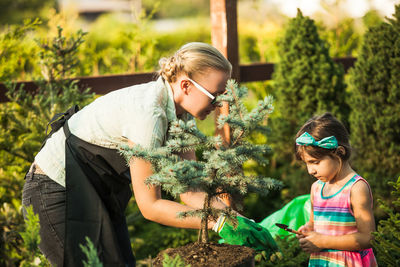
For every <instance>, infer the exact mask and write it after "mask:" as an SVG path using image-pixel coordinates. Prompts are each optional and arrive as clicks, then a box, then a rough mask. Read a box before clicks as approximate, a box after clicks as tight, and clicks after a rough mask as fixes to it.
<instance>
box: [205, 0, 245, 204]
mask: <svg viewBox="0 0 400 267" xmlns="http://www.w3.org/2000/svg"><path fill="white" fill-rule="evenodd" d="M210 12H211V15H210V17H211V42H212V45H213V46H214V47H216V48H217V49H218V50H219V51H220V52H221V53H222V54H223V55H224V56H225V57H226V58H227V59H228V60H229V62H230V63H231V64H232V78H233V79H235V80H236V81H237V82H240V80H239V79H240V73H239V49H238V32H237V0H210ZM220 114H226V115H227V114H229V106H228V104H227V103H225V104H224V105H223V106H222V107H221V108H217V109H216V110H215V118H218V116H219V115H220ZM230 132H231V131H230V129H229V126H228V125H227V124H226V125H224V127H223V128H222V129H221V130H219V129H216V134H217V135H221V136H222V139H223V140H224V142H225V144H229V143H230V140H231V135H230ZM219 197H220V198H221V200H222V201H224V202H225V203H226V204H227V205H228V206H233V207H234V203H233V201H232V198H231V196H229V195H228V194H221V195H220V196H219Z"/></svg>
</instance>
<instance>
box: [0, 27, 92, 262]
mask: <svg viewBox="0 0 400 267" xmlns="http://www.w3.org/2000/svg"><path fill="white" fill-rule="evenodd" d="M22 28H23V27H22ZM20 30H21V29H19V28H18V27H17V28H16V29H14V31H16V32H18V31H20ZM12 36H15V38H20V37H21V36H20V35H16V34H12ZM83 36H84V34H83V33H82V32H81V31H79V32H77V33H76V34H74V35H72V36H70V37H66V36H64V35H63V34H62V29H61V28H59V29H58V34H57V36H56V37H54V38H53V39H51V40H48V39H46V40H40V41H39V58H40V59H41V70H42V73H43V77H42V79H41V80H40V81H38V86H39V88H38V90H37V94H36V95H31V94H29V93H27V92H26V91H24V90H23V87H20V88H17V87H16V85H15V84H12V83H11V82H8V83H7V86H8V91H7V93H6V94H7V96H8V98H9V99H10V101H9V102H7V103H2V104H1V105H0V202H1V203H3V204H2V206H1V207H0V233H1V236H0V265H1V266H17V265H18V264H17V263H18V261H20V260H21V255H20V253H18V252H19V250H20V249H19V247H20V246H21V243H22V242H21V241H22V240H21V237H20V236H19V235H18V232H21V231H22V229H21V228H23V226H24V225H23V220H22V214H21V212H20V211H21V192H22V187H23V183H24V174H25V173H26V171H27V170H28V168H29V165H30V164H31V163H32V162H33V159H34V155H35V153H36V152H37V151H38V150H39V148H40V146H41V143H42V141H43V140H44V137H45V131H46V125H47V123H48V121H49V120H50V118H51V117H53V116H54V115H55V114H56V113H60V112H63V111H65V110H66V109H67V108H68V107H69V106H71V105H72V104H78V105H84V104H85V103H88V102H89V101H92V100H93V94H90V93H89V92H88V89H87V90H84V91H81V90H80V88H78V86H77V82H76V81H75V80H66V79H65V78H68V77H71V76H73V75H74V73H75V69H76V67H77V63H78V58H77V56H76V54H77V51H78V47H79V45H80V44H81V43H82V38H83ZM17 40H18V39H17Z"/></svg>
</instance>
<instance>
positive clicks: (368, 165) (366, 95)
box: [349, 5, 400, 199]
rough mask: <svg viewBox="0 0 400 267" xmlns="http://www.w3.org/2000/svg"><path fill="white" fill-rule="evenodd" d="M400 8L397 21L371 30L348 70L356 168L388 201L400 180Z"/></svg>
mask: <svg viewBox="0 0 400 267" xmlns="http://www.w3.org/2000/svg"><path fill="white" fill-rule="evenodd" d="M399 69H400V5H397V6H396V12H395V14H394V18H393V19H388V21H387V22H382V23H380V24H379V25H377V26H373V27H371V28H370V29H369V30H368V31H367V33H366V34H365V36H364V41H363V44H362V48H361V51H360V53H359V56H358V58H357V62H356V64H355V66H354V68H352V69H351V70H350V82H349V87H350V92H351V97H350V99H349V105H350V106H351V107H352V112H351V114H350V119H349V121H350V129H351V142H352V145H353V147H354V148H355V152H356V153H355V157H354V162H355V167H356V168H357V170H359V171H360V172H361V173H362V174H363V175H365V174H367V175H365V176H366V177H367V178H368V180H369V182H370V184H371V186H372V188H373V191H374V193H375V194H376V195H377V196H379V197H381V198H384V199H385V198H387V197H389V194H388V193H389V192H390V190H389V188H388V186H387V182H388V181H393V180H394V179H396V177H398V176H399V175H400V165H399V162H400V138H399V137H400V127H399V125H400V116H399V114H400V72H399Z"/></svg>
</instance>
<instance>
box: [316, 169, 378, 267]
mask: <svg viewBox="0 0 400 267" xmlns="http://www.w3.org/2000/svg"><path fill="white" fill-rule="evenodd" d="M359 180H362V181H364V182H365V183H367V185H368V182H367V181H365V180H364V179H363V178H362V177H360V176H359V175H354V176H353V177H352V178H351V179H350V180H349V181H348V182H347V183H346V184H345V185H344V186H343V187H342V188H341V189H340V190H339V191H338V192H336V193H335V194H334V195H331V196H323V195H322V192H323V189H324V186H325V183H323V182H321V181H318V182H317V184H316V186H315V187H314V192H313V195H314V199H313V215H314V231H316V232H318V233H320V234H324V235H335V236H340V235H347V234H352V233H355V232H357V225H356V219H355V218H354V214H353V211H352V210H351V208H350V207H351V203H350V191H351V187H352V186H353V185H354V183H356V182H357V181H359ZM368 186H369V185H368ZM371 196H372V195H371ZM308 266H315V267H319V266H321V267H322V266H324V267H325V266H329V267H333V266H351V267H365V266H368V267H369V266H377V263H376V259H375V256H374V252H373V251H372V248H369V249H365V250H361V251H343V250H333V249H325V250H322V251H320V252H318V253H312V254H311V256H310V261H309V265H308Z"/></svg>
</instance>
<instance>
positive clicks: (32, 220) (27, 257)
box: [20, 206, 50, 267]
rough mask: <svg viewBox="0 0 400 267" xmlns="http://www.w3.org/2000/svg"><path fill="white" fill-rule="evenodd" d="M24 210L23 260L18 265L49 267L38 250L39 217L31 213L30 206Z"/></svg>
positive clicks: (22, 233)
mask: <svg viewBox="0 0 400 267" xmlns="http://www.w3.org/2000/svg"><path fill="white" fill-rule="evenodd" d="M23 208H24V209H25V210H26V217H27V218H26V220H25V225H26V228H25V231H23V232H21V237H22V239H23V240H24V247H23V255H22V258H23V260H22V261H21V263H20V266H21V267H31V266H41V267H45V266H46V267H47V266H50V263H49V262H48V261H47V259H46V258H45V256H44V255H43V254H42V253H41V252H40V250H39V243H40V236H39V230H40V225H39V215H36V214H35V213H34V212H33V208H32V206H29V207H23Z"/></svg>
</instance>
